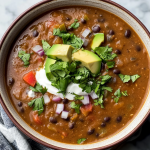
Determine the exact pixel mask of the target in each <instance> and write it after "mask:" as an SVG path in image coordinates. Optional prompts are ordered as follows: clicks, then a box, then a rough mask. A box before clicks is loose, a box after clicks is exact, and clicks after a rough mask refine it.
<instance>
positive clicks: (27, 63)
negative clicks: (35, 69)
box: [18, 50, 30, 67]
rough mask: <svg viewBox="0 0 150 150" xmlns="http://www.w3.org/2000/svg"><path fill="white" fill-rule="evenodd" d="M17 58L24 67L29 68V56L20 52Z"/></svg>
mask: <svg viewBox="0 0 150 150" xmlns="http://www.w3.org/2000/svg"><path fill="white" fill-rule="evenodd" d="M18 57H19V58H20V59H21V60H22V61H23V62H24V66H26V67H27V66H29V64H30V63H29V60H30V54H28V53H26V52H25V51H22V50H21V51H19V52H18Z"/></svg>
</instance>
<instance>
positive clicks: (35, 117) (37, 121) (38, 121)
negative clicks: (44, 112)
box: [33, 113, 42, 124]
mask: <svg viewBox="0 0 150 150" xmlns="http://www.w3.org/2000/svg"><path fill="white" fill-rule="evenodd" d="M33 120H34V122H35V123H37V124H42V121H41V119H40V117H39V116H38V114H35V113H33Z"/></svg>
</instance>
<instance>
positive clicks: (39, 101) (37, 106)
mask: <svg viewBox="0 0 150 150" xmlns="http://www.w3.org/2000/svg"><path fill="white" fill-rule="evenodd" d="M28 105H29V106H30V107H32V106H34V108H33V110H34V111H35V110H37V111H38V115H40V114H41V113H42V112H43V111H44V98H43V97H40V98H36V99H33V100H32V101H30V102H29V103H28Z"/></svg>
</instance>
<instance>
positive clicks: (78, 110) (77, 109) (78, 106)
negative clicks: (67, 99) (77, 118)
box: [70, 102, 82, 114]
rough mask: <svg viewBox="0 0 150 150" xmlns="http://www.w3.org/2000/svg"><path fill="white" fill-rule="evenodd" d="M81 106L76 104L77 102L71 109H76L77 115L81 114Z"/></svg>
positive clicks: (73, 103)
mask: <svg viewBox="0 0 150 150" xmlns="http://www.w3.org/2000/svg"><path fill="white" fill-rule="evenodd" d="M81 105H82V104H76V103H75V102H72V103H71V105H70V106H71V108H73V109H75V112H76V113H78V114H79V113H80V107H81Z"/></svg>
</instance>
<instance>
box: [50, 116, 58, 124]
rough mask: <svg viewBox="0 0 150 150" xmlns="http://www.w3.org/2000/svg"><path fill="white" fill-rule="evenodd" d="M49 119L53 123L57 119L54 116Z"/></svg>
mask: <svg viewBox="0 0 150 150" xmlns="http://www.w3.org/2000/svg"><path fill="white" fill-rule="evenodd" d="M49 121H50V122H51V123H54V124H55V123H57V119H56V118H55V117H50V118H49Z"/></svg>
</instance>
